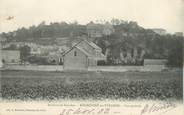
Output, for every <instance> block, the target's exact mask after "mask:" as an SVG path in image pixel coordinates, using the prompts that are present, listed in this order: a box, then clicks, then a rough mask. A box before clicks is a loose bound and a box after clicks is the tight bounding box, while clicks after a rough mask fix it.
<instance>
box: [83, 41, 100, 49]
mask: <svg viewBox="0 0 184 115" xmlns="http://www.w3.org/2000/svg"><path fill="white" fill-rule="evenodd" d="M84 41H85V42H87V43H88V44H89V45H90V46H92V47H93V48H94V49H98V50H101V48H100V47H99V46H97V45H96V44H95V43H93V42H91V41H87V40H84Z"/></svg>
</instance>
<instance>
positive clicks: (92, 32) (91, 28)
mask: <svg viewBox="0 0 184 115" xmlns="http://www.w3.org/2000/svg"><path fill="white" fill-rule="evenodd" d="M114 31H115V29H114V27H113V26H112V25H111V24H110V23H108V22H106V23H105V24H104V25H102V24H95V23H93V22H90V23H89V24H87V33H88V37H90V38H100V37H103V36H109V35H111V34H112V33H113V32H114Z"/></svg>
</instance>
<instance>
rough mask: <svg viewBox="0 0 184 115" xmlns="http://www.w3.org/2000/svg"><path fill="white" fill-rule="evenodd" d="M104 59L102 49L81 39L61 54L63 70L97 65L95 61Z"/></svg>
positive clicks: (81, 68)
mask: <svg viewBox="0 0 184 115" xmlns="http://www.w3.org/2000/svg"><path fill="white" fill-rule="evenodd" d="M100 60H104V61H105V60H106V57H105V55H104V54H102V49H101V48H100V47H99V46H97V45H96V44H95V43H93V42H91V41H88V40H81V41H79V42H78V43H76V44H75V45H73V46H72V47H71V48H70V49H69V50H68V51H66V52H65V53H64V54H63V68H64V70H87V69H88V67H90V66H97V62H98V61H100Z"/></svg>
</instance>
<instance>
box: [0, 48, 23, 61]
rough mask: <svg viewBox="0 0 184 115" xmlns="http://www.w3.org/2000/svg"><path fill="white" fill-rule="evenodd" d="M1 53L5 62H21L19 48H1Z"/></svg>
mask: <svg viewBox="0 0 184 115" xmlns="http://www.w3.org/2000/svg"><path fill="white" fill-rule="evenodd" d="M1 55H2V56H1V58H2V59H1V62H2V63H3V64H20V51H19V50H1Z"/></svg>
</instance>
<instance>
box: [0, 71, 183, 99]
mask: <svg viewBox="0 0 184 115" xmlns="http://www.w3.org/2000/svg"><path fill="white" fill-rule="evenodd" d="M1 76H2V77H1V88H2V90H1V93H2V97H3V98H4V99H18V100H55V99H95V100H96V99H97V100H102V99H152V100H156V99H158V100H166V99H177V100H181V99H182V94H183V93H182V91H183V89H182V81H183V80H182V73H181V72H123V73H117V72H116V73H113V72H83V73H79V72H40V71H1Z"/></svg>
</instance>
